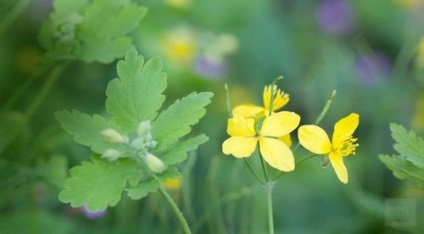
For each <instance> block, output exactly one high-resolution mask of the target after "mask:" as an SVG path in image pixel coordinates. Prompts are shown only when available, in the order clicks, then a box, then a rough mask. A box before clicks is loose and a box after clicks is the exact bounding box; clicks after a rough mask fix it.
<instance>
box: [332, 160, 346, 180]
mask: <svg viewBox="0 0 424 234" xmlns="http://www.w3.org/2000/svg"><path fill="white" fill-rule="evenodd" d="M330 162H331V166H333V168H334V171H335V172H336V175H337V177H338V178H339V180H340V181H341V182H342V183H344V184H346V183H347V180H348V176H347V169H346V167H345V165H344V162H343V158H342V156H341V155H340V154H338V153H330Z"/></svg>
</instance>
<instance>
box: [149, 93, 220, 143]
mask: <svg viewBox="0 0 424 234" xmlns="http://www.w3.org/2000/svg"><path fill="white" fill-rule="evenodd" d="M212 96H213V94H212V93H210V92H204V93H199V94H197V93H191V94H190V95H188V96H186V97H184V98H183V99H181V100H177V101H175V102H174V103H173V104H172V105H171V106H170V107H169V108H168V109H167V110H165V111H163V112H161V113H160V115H159V116H158V117H157V119H156V120H155V121H154V122H153V124H152V135H153V138H154V139H155V140H156V141H157V142H158V149H157V150H158V151H160V150H163V149H166V147H167V146H168V145H169V144H173V143H175V142H176V141H177V140H178V139H179V138H181V137H183V136H185V135H186V134H188V133H189V132H190V131H191V128H190V126H192V125H194V124H196V123H197V122H199V119H200V118H202V117H203V115H204V114H205V113H206V110H205V108H204V107H205V106H206V105H207V104H209V103H210V102H211V100H210V99H211V97H212Z"/></svg>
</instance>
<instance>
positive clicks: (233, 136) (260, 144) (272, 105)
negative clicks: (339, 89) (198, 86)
mask: <svg viewBox="0 0 424 234" xmlns="http://www.w3.org/2000/svg"><path fill="white" fill-rule="evenodd" d="M279 79H280V78H277V79H276V80H275V81H274V82H273V83H272V84H271V85H269V86H266V87H265V88H264V92H263V105H264V106H256V105H254V104H250V103H249V104H243V105H239V106H236V107H235V108H233V109H232V110H231V107H230V105H228V109H229V114H230V118H229V119H228V125H227V133H228V134H229V135H230V138H228V139H227V140H225V141H224V143H223V144H222V150H223V152H224V154H226V155H233V156H234V157H236V158H243V159H244V160H245V162H246V165H247V167H248V169H249V170H250V171H251V172H252V174H253V175H254V177H255V178H256V179H257V180H258V182H259V183H261V184H262V185H263V186H264V188H265V191H266V194H267V196H266V199H267V210H268V230H269V233H274V221H273V211H272V189H273V186H274V184H275V182H276V181H277V180H278V179H279V178H280V176H281V175H283V173H285V172H291V171H293V170H294V169H295V167H296V165H299V164H300V163H301V162H304V161H306V160H308V159H310V158H312V157H314V156H316V155H323V156H324V157H323V164H324V165H328V162H331V165H332V166H333V168H334V170H335V172H336V174H337V176H338V178H339V180H340V181H341V182H343V183H347V181H348V175H347V169H346V167H345V165H344V162H343V157H344V156H348V155H350V154H354V153H355V149H356V147H357V146H358V144H356V141H357V139H356V138H353V137H352V134H353V132H354V131H355V129H356V128H357V127H358V124H359V115H358V114H356V113H352V114H350V115H348V116H347V117H345V118H343V119H341V120H340V121H338V122H337V123H336V125H335V127H334V132H333V136H332V140H331V141H330V139H329V137H328V135H327V133H326V132H325V131H324V130H323V129H322V128H320V127H318V126H316V124H318V123H319V122H320V121H321V120H322V118H323V117H324V116H325V114H326V112H327V111H328V109H329V107H330V105H331V102H332V99H333V98H334V96H335V92H333V94H332V96H331V98H330V99H329V100H328V101H327V103H326V105H325V106H324V108H323V110H322V112H321V114H320V115H319V117H318V119H317V120H316V122H315V124H314V125H303V126H301V127H300V128H299V130H298V138H299V143H300V144H301V145H302V146H303V147H305V148H306V149H307V150H309V151H311V152H312V153H313V154H312V155H309V156H307V157H304V158H302V159H298V160H296V159H295V158H296V157H295V156H294V155H293V152H295V151H296V149H297V148H298V145H296V146H295V147H294V149H293V151H292V150H291V148H290V147H291V146H292V140H291V137H290V133H291V132H293V131H294V130H295V129H296V128H297V127H298V126H299V124H300V119H301V117H300V116H299V115H298V114H296V113H294V112H290V111H278V110H280V109H281V108H283V107H284V106H285V105H286V104H287V103H288V102H289V100H290V99H289V95H288V94H287V93H285V92H283V91H281V90H280V89H278V87H277V85H276V84H275V83H276V81H277V80H279ZM227 101H228V103H229V99H228V100H227ZM257 149H258V150H257ZM255 154H257V155H258V156H259V161H260V167H261V170H262V172H263V176H261V175H260V173H258V172H257V169H256V168H255V166H254V164H253V163H252V162H251V160H249V159H250V157H251V156H252V155H255Z"/></svg>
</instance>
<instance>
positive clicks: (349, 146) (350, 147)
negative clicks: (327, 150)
mask: <svg viewBox="0 0 424 234" xmlns="http://www.w3.org/2000/svg"><path fill="white" fill-rule="evenodd" d="M357 140H358V138H353V137H352V136H350V137H349V138H347V139H345V140H343V141H342V142H341V144H340V147H336V148H335V151H337V152H339V153H340V154H341V155H342V156H347V155H349V154H353V155H354V154H355V150H356V147H358V146H359V144H355V142H356V141H357Z"/></svg>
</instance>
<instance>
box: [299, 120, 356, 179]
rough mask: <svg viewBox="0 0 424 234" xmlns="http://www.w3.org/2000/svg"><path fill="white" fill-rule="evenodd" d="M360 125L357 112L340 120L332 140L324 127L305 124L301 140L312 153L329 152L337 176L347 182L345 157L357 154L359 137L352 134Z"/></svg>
mask: <svg viewBox="0 0 424 234" xmlns="http://www.w3.org/2000/svg"><path fill="white" fill-rule="evenodd" d="M358 125H359V115H358V114H356V113H352V114H350V115H348V116H347V117H345V118H343V119H341V120H339V121H338V122H337V123H336V125H335V126H334V132H333V137H332V140H331V142H330V139H329V137H328V135H327V133H326V132H325V131H324V130H323V129H322V128H320V127H318V126H316V125H303V126H301V127H300V128H299V131H298V137H299V142H300V144H301V145H302V146H303V147H305V148H306V149H307V150H309V151H311V152H312V153H315V154H321V155H327V154H328V155H329V158H330V162H331V165H332V166H333V168H334V170H335V172H336V174H337V177H338V178H339V180H340V181H341V182H343V183H345V184H346V183H347V182H348V174H347V169H346V167H345V165H344V162H343V157H344V156H348V155H350V154H355V149H356V147H357V146H358V144H355V142H356V141H357V138H353V137H352V134H353V132H354V131H355V130H356V128H357V127H358Z"/></svg>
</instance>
